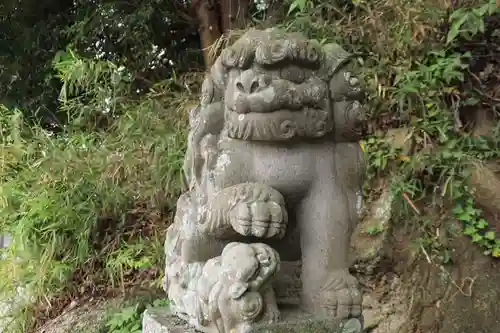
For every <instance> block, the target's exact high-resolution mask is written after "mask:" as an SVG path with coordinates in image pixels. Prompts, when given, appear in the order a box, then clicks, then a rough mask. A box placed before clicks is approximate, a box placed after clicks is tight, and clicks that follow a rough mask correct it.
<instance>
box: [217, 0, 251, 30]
mask: <svg viewBox="0 0 500 333" xmlns="http://www.w3.org/2000/svg"><path fill="white" fill-rule="evenodd" d="M249 6H250V1H249V0H220V8H221V26H222V31H223V33H228V32H229V31H230V30H234V29H244V28H245V26H246V20H247V18H248V11H249Z"/></svg>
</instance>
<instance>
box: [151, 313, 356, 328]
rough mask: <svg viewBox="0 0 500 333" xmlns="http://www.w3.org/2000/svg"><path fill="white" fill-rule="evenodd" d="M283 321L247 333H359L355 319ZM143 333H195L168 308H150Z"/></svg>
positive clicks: (290, 317)
mask: <svg viewBox="0 0 500 333" xmlns="http://www.w3.org/2000/svg"><path fill="white" fill-rule="evenodd" d="M282 314H283V321H281V322H278V323H274V324H265V323H260V324H258V325H256V326H254V327H252V328H251V330H249V331H247V332H248V333H361V332H362V323H361V321H360V320H359V319H345V320H341V319H318V318H315V317H313V316H311V315H307V314H304V313H301V312H299V311H295V310H291V309H289V310H285V311H283V312H282ZM142 327H143V332H144V333H199V331H197V330H195V329H194V328H192V327H191V326H190V325H189V324H187V323H186V322H185V321H184V320H182V319H180V318H179V317H177V316H176V315H175V314H173V313H172V312H171V310H170V309H169V308H150V309H148V310H146V312H145V313H144V317H143V324H142Z"/></svg>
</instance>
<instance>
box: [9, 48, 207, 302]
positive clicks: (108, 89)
mask: <svg viewBox="0 0 500 333" xmlns="http://www.w3.org/2000/svg"><path fill="white" fill-rule="evenodd" d="M55 67H56V69H57V71H58V75H59V77H60V78H61V80H62V83H63V85H62V86H63V90H62V92H61V106H62V108H63V110H64V111H65V113H66V114H67V117H68V125H67V126H66V127H65V129H64V131H63V132H62V133H58V134H53V133H50V132H48V131H46V130H44V129H43V128H41V127H40V126H27V125H26V122H25V121H24V119H23V115H22V113H21V112H20V111H18V110H9V109H7V108H5V107H2V108H0V132H1V134H2V135H1V136H0V154H1V155H2V160H1V161H2V163H0V178H1V181H0V233H1V234H5V233H7V234H11V235H12V236H13V238H14V243H13V246H12V247H11V248H9V249H8V251H7V252H8V253H7V254H8V258H7V260H6V261H2V262H1V263H0V274H2V276H4V274H5V276H10V277H11V278H12V279H7V278H6V279H2V280H1V281H0V288H1V291H2V292H4V293H9V292H15V290H14V287H15V285H14V284H15V283H16V281H23V282H24V283H27V284H28V285H30V288H31V289H32V291H33V293H34V297H35V298H36V299H39V300H41V301H42V303H43V300H45V299H47V300H48V299H50V298H51V297H53V296H57V295H61V294H62V293H66V292H77V293H85V291H86V290H87V289H89V288H90V289H91V288H92V287H93V285H94V284H107V285H108V286H109V288H114V287H116V288H123V286H124V283H125V281H130V280H131V279H133V278H134V275H135V274H137V273H138V272H145V271H146V272H148V271H149V272H150V274H152V276H157V277H159V276H158V274H159V270H160V269H161V267H162V265H163V260H162V258H161V256H162V253H163V250H162V248H163V240H164V232H165V229H166V226H168V222H169V218H170V217H169V212H170V211H172V209H173V205H174V204H175V200H176V197H177V196H178V194H179V191H180V190H181V189H182V186H183V181H182V174H181V167H182V162H183V153H184V152H183V151H184V146H185V138H186V124H187V119H186V112H185V110H186V108H187V107H188V106H189V105H190V104H192V105H194V104H195V103H196V100H193V99H192V98H195V97H196V96H191V95H188V94H187V93H179V92H176V91H174V90H172V88H171V87H172V86H173V85H175V82H174V81H173V80H166V81H164V82H162V83H160V84H158V85H156V86H155V87H154V89H153V90H152V91H151V92H150V93H149V94H147V95H144V96H143V97H141V98H133V97H131V96H130V94H129V92H128V87H129V82H130V81H129V77H130V76H129V75H128V74H124V73H127V71H126V70H125V69H120V68H119V67H117V66H115V65H113V64H112V63H109V62H103V61H99V60H88V59H84V58H81V57H79V56H77V55H75V54H73V53H68V54H66V55H64V56H62V57H60V59H59V62H57V63H56V65H55ZM190 80H194V81H195V82H197V81H198V79H197V77H196V76H194V77H192V78H190V79H189V77H188V78H187V79H186V78H185V79H179V82H182V83H183V84H186V85H189V84H190V82H192V81H190ZM105 107H106V109H105ZM99 117H100V118H102V117H105V119H107V121H108V123H107V126H105V130H102V129H103V126H102V124H99V122H98V121H96V120H99ZM13 267H15V269H12V268H13ZM72 281H73V283H71V282H72ZM74 282H77V283H76V284H75V283H74Z"/></svg>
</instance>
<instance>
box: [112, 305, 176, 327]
mask: <svg viewBox="0 0 500 333" xmlns="http://www.w3.org/2000/svg"><path fill="white" fill-rule="evenodd" d="M167 305H168V301H166V300H155V301H154V302H153V303H152V304H151V305H149V304H148V305H146V306H145V305H144V304H141V303H138V304H135V305H133V306H128V307H125V308H123V309H121V310H120V311H117V312H116V313H113V314H111V315H110V316H109V318H108V320H107V322H106V329H107V332H108V333H140V332H142V316H143V314H144V310H145V309H146V308H147V307H165V306H167Z"/></svg>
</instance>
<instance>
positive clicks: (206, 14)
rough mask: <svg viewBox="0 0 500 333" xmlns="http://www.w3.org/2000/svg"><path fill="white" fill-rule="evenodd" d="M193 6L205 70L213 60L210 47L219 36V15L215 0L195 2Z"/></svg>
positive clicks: (197, 0)
mask: <svg viewBox="0 0 500 333" xmlns="http://www.w3.org/2000/svg"><path fill="white" fill-rule="evenodd" d="M193 6H194V9H195V11H196V16H197V18H198V29H199V32H200V39H201V47H202V48H203V59H204V60H205V68H207V69H209V68H210V66H212V64H213V62H214V59H213V57H211V56H210V55H211V51H210V48H211V46H212V45H213V44H214V43H215V42H216V41H217V39H218V38H219V37H220V36H221V29H220V26H219V19H220V13H219V10H218V6H217V1H216V0H196V1H193Z"/></svg>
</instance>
